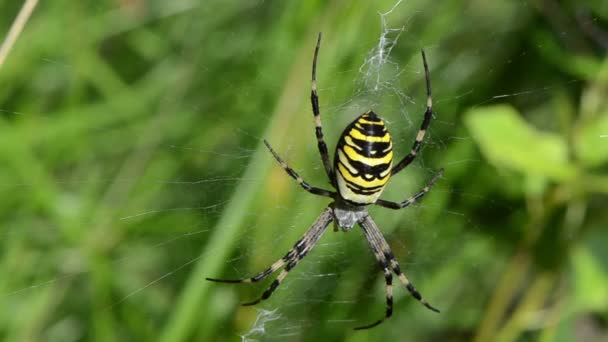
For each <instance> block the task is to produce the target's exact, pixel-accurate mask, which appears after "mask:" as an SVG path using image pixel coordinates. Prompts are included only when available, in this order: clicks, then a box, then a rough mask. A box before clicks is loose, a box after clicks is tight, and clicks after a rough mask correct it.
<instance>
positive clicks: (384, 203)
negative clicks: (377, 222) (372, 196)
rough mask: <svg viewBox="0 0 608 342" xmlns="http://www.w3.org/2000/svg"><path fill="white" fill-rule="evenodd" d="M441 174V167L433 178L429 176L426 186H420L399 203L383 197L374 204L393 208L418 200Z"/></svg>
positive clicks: (396, 208)
mask: <svg viewBox="0 0 608 342" xmlns="http://www.w3.org/2000/svg"><path fill="white" fill-rule="evenodd" d="M441 175H443V168H441V169H439V171H437V173H436V174H435V175H434V176H433V178H431V180H430V181H429V182H428V183H427V184H426V186H425V187H424V188H422V190H420V191H418V192H417V193H415V194H414V195H413V196H412V197H410V198H408V199H406V200H405V201H403V202H401V203H395V202H391V201H385V200H383V199H378V200H377V201H376V204H377V205H379V206H381V207H385V208H389V209H395V210H398V209H403V208H405V207H408V206H410V205H411V204H413V203H415V202H416V201H418V200H420V199H421V198H422V197H423V196H424V195H426V193H427V192H429V191H431V187H432V186H433V184H435V182H436V181H437V179H439V178H440V177H441Z"/></svg>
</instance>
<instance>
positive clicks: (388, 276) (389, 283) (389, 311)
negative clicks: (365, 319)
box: [355, 240, 393, 330]
mask: <svg viewBox="0 0 608 342" xmlns="http://www.w3.org/2000/svg"><path fill="white" fill-rule="evenodd" d="M368 241H370V240H368ZM370 244H371V243H370ZM372 249H374V250H376V248H374V247H372ZM374 254H375V255H376V258H377V259H378V263H380V267H382V268H383V269H384V280H385V281H386V287H385V290H386V313H385V314H384V317H383V318H381V319H379V320H377V321H376V322H374V323H372V324H368V325H364V326H361V327H356V328H355V330H364V329H369V328H373V327H375V326H376V325H378V324H380V323H382V322H384V321H385V320H386V319H388V318H390V317H391V316H392V315H393V274H392V273H391V270H390V269H389V268H388V264H387V262H386V258H384V256H383V255H382V253H376V252H374Z"/></svg>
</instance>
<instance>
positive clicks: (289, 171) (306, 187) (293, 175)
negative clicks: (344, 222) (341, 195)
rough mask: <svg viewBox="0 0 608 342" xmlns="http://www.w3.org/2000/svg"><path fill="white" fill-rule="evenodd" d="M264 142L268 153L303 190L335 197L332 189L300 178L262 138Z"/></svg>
mask: <svg viewBox="0 0 608 342" xmlns="http://www.w3.org/2000/svg"><path fill="white" fill-rule="evenodd" d="M264 144H265V145H266V147H268V150H270V153H272V155H273V156H274V158H275V159H276V160H277V161H278V162H279V164H281V167H282V168H283V169H284V170H285V172H287V174H288V175H289V176H291V178H293V179H295V180H296V182H298V184H300V186H302V188H304V190H306V191H308V192H310V193H311V194H314V195H319V196H326V197H331V198H334V197H335V195H336V193H335V192H333V191H329V190H325V189H321V188H317V187H314V186H311V185H310V184H308V183H307V182H306V181H304V180H303V179H302V177H300V175H298V173H297V172H295V171H294V170H293V169H292V168H291V167H289V165H287V163H286V162H285V161H284V160H283V159H282V158H281V157H280V156H279V155H278V153H277V152H275V150H274V149H273V148H272V146H270V144H269V143H268V141H266V140H264Z"/></svg>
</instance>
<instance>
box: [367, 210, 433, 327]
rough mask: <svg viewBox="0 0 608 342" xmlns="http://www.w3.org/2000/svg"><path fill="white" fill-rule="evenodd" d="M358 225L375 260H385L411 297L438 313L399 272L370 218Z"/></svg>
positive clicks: (390, 252) (391, 253)
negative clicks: (374, 255)
mask: <svg viewBox="0 0 608 342" xmlns="http://www.w3.org/2000/svg"><path fill="white" fill-rule="evenodd" d="M359 224H360V225H361V228H363V232H364V233H365V237H366V238H367V240H368V241H369V245H370V246H371V248H372V250H373V251H374V254H376V258H379V256H381V257H382V258H383V259H384V260H386V261H385V262H388V263H390V265H391V268H392V269H393V272H395V274H396V275H397V277H399V280H400V281H401V283H403V285H404V286H405V288H406V289H407V290H408V291H409V292H410V293H411V294H412V296H413V297H414V298H416V299H417V300H418V301H419V302H420V303H422V304H423V305H424V306H426V307H427V308H428V309H430V310H432V311H435V312H439V310H438V309H436V308H434V307H433V306H432V305H431V304H429V303H428V302H427V301H426V300H424V298H422V295H421V294H420V292H418V290H416V288H415V287H414V285H413V284H412V283H411V282H410V281H409V280H408V279H407V277H406V276H405V275H404V274H403V273H402V272H401V268H400V267H399V263H398V262H397V260H395V257H394V255H393V252H392V251H391V248H390V246H389V245H388V243H387V242H386V240H385V239H384V237H383V236H382V233H380V230H378V226H377V225H376V223H375V222H374V221H373V220H372V219H371V217H370V216H366V217H365V218H363V219H362V220H361V222H359ZM387 292H388V291H387ZM387 302H388V298H387ZM387 313H388V310H387ZM387 317H388V316H387ZM381 321H382V320H381ZM380 323H381V322H378V323H377V324H380Z"/></svg>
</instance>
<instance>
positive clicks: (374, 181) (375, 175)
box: [207, 33, 443, 329]
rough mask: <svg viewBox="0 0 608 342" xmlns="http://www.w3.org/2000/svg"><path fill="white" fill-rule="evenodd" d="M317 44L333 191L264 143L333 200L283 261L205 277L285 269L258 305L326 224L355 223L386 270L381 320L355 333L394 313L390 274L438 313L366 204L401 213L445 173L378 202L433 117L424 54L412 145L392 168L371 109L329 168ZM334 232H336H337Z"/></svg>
mask: <svg viewBox="0 0 608 342" xmlns="http://www.w3.org/2000/svg"><path fill="white" fill-rule="evenodd" d="M320 45H321V33H319V37H318V39H317V46H316V48H315V54H314V58H313V63H312V90H311V94H310V99H311V103H312V112H313V114H314V122H315V134H316V136H317V145H318V147H319V153H320V154H321V161H322V162H323V167H324V168H325V172H326V173H327V177H329V181H330V183H331V184H332V185H333V186H334V187H335V188H336V190H337V191H329V190H325V189H321V188H317V187H314V186H311V185H310V184H308V183H307V182H305V181H304V180H303V179H302V178H301V177H300V176H299V175H298V174H297V173H296V172H295V171H294V170H293V169H292V168H290V167H289V166H288V165H287V163H285V161H283V159H282V158H281V157H280V156H279V155H278V154H277V153H276V152H275V150H274V149H273V148H272V147H271V146H270V144H269V143H268V142H267V141H266V140H264V144H266V147H268V149H269V150H270V152H271V153H272V154H273V155H274V157H275V159H276V160H277V161H278V162H279V164H281V166H282V167H283V169H285V171H286V172H287V173H288V174H289V175H290V176H291V177H292V178H294V179H295V180H296V181H297V182H298V183H299V184H300V186H302V188H304V190H306V191H308V192H310V193H312V194H315V195H319V196H326V197H330V198H332V199H333V200H334V201H333V202H331V203H330V204H329V205H328V207H327V208H326V209H325V210H324V211H323V212H322V213H321V215H320V216H319V217H318V218H317V220H316V221H315V222H314V223H313V224H312V226H311V227H310V228H309V229H308V231H306V233H305V234H304V235H303V236H302V237H301V238H300V239H299V240H298V241H297V242H296V243H295V245H294V246H293V248H292V249H291V250H289V251H288V252H287V254H285V256H283V257H282V258H281V259H279V260H277V261H276V262H275V263H274V264H272V265H271V266H270V267H268V268H267V269H266V270H264V271H262V272H260V273H259V274H257V275H255V276H253V277H251V278H245V279H236V280H222V279H212V278H207V280H211V281H217V282H227V283H251V282H258V281H261V280H263V279H265V278H266V277H268V276H269V275H271V274H272V273H274V272H275V271H277V270H279V269H280V268H283V267H284V268H283V270H282V271H281V272H280V273H279V275H278V276H277V278H276V279H275V280H274V281H273V282H272V283H271V284H270V287H269V288H268V289H267V290H266V291H264V293H263V294H262V296H261V297H260V298H259V299H257V300H255V301H253V302H250V303H245V304H243V305H254V304H257V303H259V302H260V301H262V300H264V299H267V298H268V297H270V295H271V294H272V293H273V292H274V290H275V289H276V288H277V287H278V286H279V285H280V284H281V282H282V281H283V279H285V277H286V276H287V274H288V273H289V271H290V270H292V269H293V268H294V267H295V266H296V265H297V264H298V262H299V261H300V260H302V258H304V256H305V255H306V254H308V252H310V250H312V248H313V247H314V246H315V244H316V243H317V241H319V239H320V238H321V236H322V235H323V233H324V232H325V230H326V228H327V226H328V225H329V224H330V223H331V222H332V221H334V220H335V224H336V226H337V227H339V228H341V229H342V230H343V231H348V230H350V229H351V228H352V227H353V226H354V225H355V224H359V225H360V226H361V228H362V229H363V234H364V235H365V238H366V239H367V242H368V244H369V246H370V248H371V250H372V251H373V253H374V256H375V257H376V259H377V261H378V264H379V265H380V267H381V268H382V270H383V272H384V278H385V282H386V313H385V316H384V318H382V319H380V320H378V321H376V322H374V323H372V324H369V325H366V326H363V327H359V328H355V329H367V328H371V327H374V326H376V325H378V324H380V323H382V322H383V321H384V320H385V319H386V318H389V317H390V316H391V315H392V313H393V273H395V274H396V275H397V277H398V278H399V281H400V282H401V283H402V284H403V285H404V286H405V288H406V289H407V290H408V291H409V292H410V293H411V294H412V296H413V297H414V298H416V299H417V300H418V301H420V302H421V303H422V304H423V305H424V306H426V307H427V308H429V309H430V310H433V311H436V312H439V310H437V309H435V308H434V307H433V306H431V305H430V304H429V303H428V302H426V301H425V300H424V299H423V298H422V296H421V295H420V293H419V292H418V290H416V288H415V287H414V285H412V283H411V282H410V281H409V280H408V279H407V278H406V277H405V275H404V274H403V272H401V269H400V266H399V263H398V262H397V260H396V259H395V257H394V256H393V252H392V251H391V248H390V247H389V245H388V243H387V242H386V240H385V239H384V237H383V236H382V233H381V232H380V230H379V229H378V226H377V225H376V223H375V222H374V221H373V220H372V218H371V216H370V215H369V214H368V212H367V209H366V208H367V206H368V205H370V204H377V205H380V206H382V207H386V208H390V209H401V208H405V207H407V206H409V205H410V204H412V203H414V202H416V201H417V200H419V199H420V198H421V197H422V196H424V195H425V194H426V193H427V192H429V190H430V188H431V186H432V185H433V184H434V183H435V181H436V180H437V179H438V178H439V177H440V176H441V174H442V173H443V169H441V170H439V172H437V173H436V174H435V176H434V177H433V178H431V180H430V181H429V182H428V183H427V185H426V186H425V187H424V188H423V189H422V190H420V191H418V192H417V193H416V194H414V195H413V196H411V197H409V198H408V199H406V200H405V201H403V202H400V203H396V202H390V201H386V200H383V199H380V198H379V197H380V194H381V193H382V190H383V189H384V187H385V186H386V183H387V182H388V180H389V178H390V177H391V176H394V175H395V174H397V173H398V172H399V171H401V170H403V168H405V167H406V166H408V165H409V164H410V163H411V162H412V161H413V160H414V159H415V158H416V155H417V154H418V151H419V150H420V146H421V145H422V140H423V139H424V136H425V134H426V130H427V128H428V127H429V124H430V122H431V118H432V117H433V103H432V100H431V81H430V76H429V68H428V65H427V62H426V57H425V54H424V51H422V61H423V64H424V74H425V78H426V90H427V101H426V111H425V113H424V119H423V120H422V124H421V125H420V130H419V131H418V134H417V135H416V139H415V140H414V144H413V146H412V149H411V150H410V152H409V153H408V154H407V155H406V156H405V157H404V158H403V159H401V161H399V162H398V163H397V164H396V165H395V166H393V143H392V141H391V136H390V134H389V133H388V130H387V128H386V124H385V122H384V120H382V118H380V116H378V115H377V114H376V113H374V112H373V111H368V112H366V113H364V114H362V115H360V116H359V117H358V118H356V119H355V120H354V121H353V122H352V123H350V124H349V125H348V126H347V127H346V128H345V129H344V132H342V135H341V136H340V140H339V141H338V144H337V146H336V152H335V158H334V165H333V167H332V165H331V163H330V161H329V160H330V159H329V153H328V151H327V145H326V144H325V139H324V137H323V129H322V126H321V112H320V110H319V98H318V96H317V81H316V70H317V57H318V54H319V46H320ZM336 230H337V228H336Z"/></svg>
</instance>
